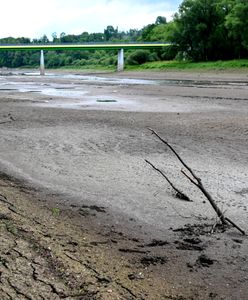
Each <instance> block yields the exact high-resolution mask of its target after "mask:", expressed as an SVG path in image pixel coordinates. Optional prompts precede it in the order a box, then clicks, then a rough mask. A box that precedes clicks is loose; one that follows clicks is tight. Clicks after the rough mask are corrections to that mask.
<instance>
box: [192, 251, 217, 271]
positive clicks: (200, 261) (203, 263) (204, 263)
mask: <svg viewBox="0 0 248 300" xmlns="http://www.w3.org/2000/svg"><path fill="white" fill-rule="evenodd" d="M213 263H214V260H213V259H211V258H209V257H207V256H206V255H205V254H202V255H200V256H199V257H198V258H197V260H196V265H198V266H200V267H207V268H209V266H211V265H212V264H213Z"/></svg>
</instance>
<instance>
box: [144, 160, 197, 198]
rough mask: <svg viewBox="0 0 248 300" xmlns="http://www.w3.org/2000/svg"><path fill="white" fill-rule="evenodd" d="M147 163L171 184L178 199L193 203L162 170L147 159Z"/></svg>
mask: <svg viewBox="0 0 248 300" xmlns="http://www.w3.org/2000/svg"><path fill="white" fill-rule="evenodd" d="M145 162H147V163H148V164H149V165H150V166H151V167H152V168H153V169H154V170H156V171H157V172H158V173H160V174H161V175H162V176H163V177H164V178H165V179H166V180H167V181H168V183H169V184H170V186H171V187H172V188H173V189H174V190H175V191H176V196H177V198H179V199H181V200H184V201H189V202H192V200H190V199H189V197H188V196H187V195H185V194H184V193H183V192H181V191H180V190H179V189H178V188H176V187H175V186H174V184H173V183H172V182H171V181H170V179H169V178H168V177H167V176H166V175H165V174H164V172H162V171H161V170H160V169H158V168H157V167H155V166H154V165H153V164H152V163H151V162H150V161H149V160H147V159H145Z"/></svg>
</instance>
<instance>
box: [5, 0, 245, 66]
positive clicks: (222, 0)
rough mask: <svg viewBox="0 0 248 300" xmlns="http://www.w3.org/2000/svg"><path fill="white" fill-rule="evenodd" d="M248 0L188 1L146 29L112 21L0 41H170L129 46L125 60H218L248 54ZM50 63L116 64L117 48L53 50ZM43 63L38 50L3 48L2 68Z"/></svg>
mask: <svg viewBox="0 0 248 300" xmlns="http://www.w3.org/2000/svg"><path fill="white" fill-rule="evenodd" d="M247 16H248V1H247V0H184V1H182V3H181V5H180V6H179V9H178V12H177V13H176V14H175V15H174V17H173V20H172V21H170V22H167V20H166V18H165V17H163V16H158V17H157V19H156V20H155V22H154V23H152V24H148V25H146V26H144V27H143V28H142V29H139V30H138V29H130V30H129V31H126V32H124V31H119V30H118V28H114V27H113V26H112V25H109V26H107V28H105V29H104V30H103V32H102V33H88V32H83V33H82V34H79V35H73V34H65V33H64V32H63V33H61V34H60V35H59V36H58V35H57V34H56V33H53V34H52V40H49V39H48V37H47V36H46V35H44V36H42V37H41V38H39V39H33V40H31V39H29V38H24V37H21V38H12V37H8V38H3V39H0V44H30V43H33V44H39V43H41V44H44V43H55V44H59V43H99V42H127V43H128V42H168V43H170V44H171V46H169V47H166V48H164V49H161V50H151V51H148V50H136V51H135V50H132V51H131V50H130V51H126V52H125V57H126V63H127V64H130V65H137V64H142V63H145V62H148V61H158V60H172V59H177V60H191V61H214V60H227V59H236V58H247V57H248V18H247ZM45 58H46V66H47V67H51V68H54V67H62V66H75V67H84V66H95V65H98V66H99V65H101V66H113V65H116V63H117V57H116V52H115V51H99V50H98V51H85V50H83V51H48V52H47V53H46V56H45ZM38 64H39V52H34V51H25V52H24V51H2V52H0V67H11V68H16V67H24V66H25V67H29V66H30V67H34V66H38Z"/></svg>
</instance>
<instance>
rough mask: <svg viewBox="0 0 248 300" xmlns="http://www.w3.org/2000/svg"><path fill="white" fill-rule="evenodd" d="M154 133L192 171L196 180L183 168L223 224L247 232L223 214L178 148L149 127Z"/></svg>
mask: <svg viewBox="0 0 248 300" xmlns="http://www.w3.org/2000/svg"><path fill="white" fill-rule="evenodd" d="M148 129H149V130H150V131H151V132H152V133H153V134H155V135H156V136H157V137H158V138H159V140H160V141H162V142H163V143H164V144H165V145H166V146H168V147H169V148H170V149H171V151H172V152H173V153H174V154H175V156H176V157H177V158H178V160H179V161H180V162H181V164H182V165H183V166H184V167H185V168H186V169H187V170H188V171H189V172H190V174H191V175H192V176H193V178H194V179H195V180H196V181H194V180H193V179H192V178H190V177H189V176H188V175H187V174H186V173H185V172H184V171H183V170H182V173H183V174H184V175H185V176H186V177H187V178H188V179H189V180H190V181H191V183H193V184H194V185H195V186H197V187H198V188H199V190H200V191H201V192H202V193H203V194H204V196H205V197H206V198H207V199H208V201H209V203H210V204H211V206H212V207H213V209H214V210H215V212H216V214H217V216H218V217H219V219H220V220H221V223H222V224H223V225H227V224H228V223H230V224H232V225H233V226H234V227H235V228H237V229H238V230H239V231H240V232H241V233H242V234H245V232H244V230H242V229H241V228H240V227H239V226H237V225H236V224H235V223H234V222H233V221H231V220H230V219H228V218H226V217H225V216H224V214H223V212H222V211H221V210H220V208H219V207H218V206H217V204H216V203H215V201H214V199H213V198H212V196H211V195H210V194H209V192H208V191H207V190H206V189H205V187H204V186H203V184H202V181H201V178H199V177H198V176H196V174H195V173H194V171H193V170H192V169H191V168H190V167H189V166H188V165H187V164H186V163H185V162H184V161H183V159H182V158H181V157H180V155H179V154H178V153H177V152H176V150H175V149H174V148H173V147H172V146H171V145H170V144H169V143H168V142H167V141H165V140H164V139H163V138H161V137H160V136H159V135H158V133H157V132H156V131H154V130H153V129H151V128H148Z"/></svg>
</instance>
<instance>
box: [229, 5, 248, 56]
mask: <svg viewBox="0 0 248 300" xmlns="http://www.w3.org/2000/svg"><path fill="white" fill-rule="evenodd" d="M235 2H236V3H235V5H233V7H232V9H231V11H230V13H229V14H228V15H227V17H226V22H225V25H226V27H227V28H228V33H229V37H230V38H233V39H234V40H235V41H236V43H235V44H236V47H238V48H239V49H238V50H239V53H240V52H241V51H242V48H244V49H247V50H248V2H247V0H237V1H235Z"/></svg>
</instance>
